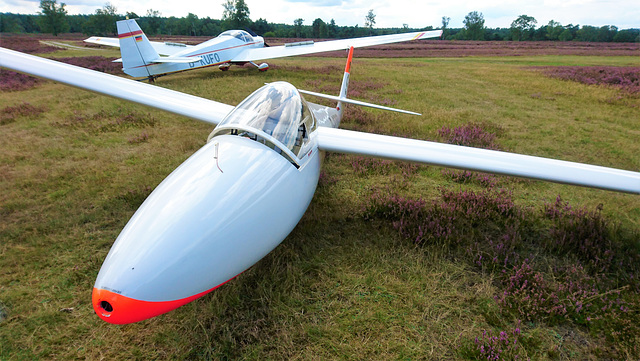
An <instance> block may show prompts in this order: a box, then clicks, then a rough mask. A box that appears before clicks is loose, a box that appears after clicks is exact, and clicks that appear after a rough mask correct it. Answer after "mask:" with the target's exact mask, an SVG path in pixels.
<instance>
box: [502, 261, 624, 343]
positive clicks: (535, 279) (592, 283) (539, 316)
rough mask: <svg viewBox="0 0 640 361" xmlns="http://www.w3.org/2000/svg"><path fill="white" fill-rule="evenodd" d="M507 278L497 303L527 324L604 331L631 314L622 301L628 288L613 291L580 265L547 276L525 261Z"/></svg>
mask: <svg viewBox="0 0 640 361" xmlns="http://www.w3.org/2000/svg"><path fill="white" fill-rule="evenodd" d="M503 276H504V277H503V278H502V288H503V291H502V293H501V294H499V295H496V296H495V300H496V302H497V303H498V304H499V305H500V307H501V308H502V309H503V311H505V312H507V313H512V314H515V315H516V317H518V318H521V319H523V320H527V321H532V322H536V321H537V322H539V321H545V322H547V323H550V324H556V323H562V322H567V321H572V322H574V323H576V324H581V325H585V326H587V327H590V328H593V327H596V328H597V329H600V328H601V327H600V324H602V323H603V322H604V323H607V322H608V321H609V322H610V320H612V319H616V318H625V316H626V315H627V314H628V313H629V307H628V305H627V302H626V301H625V300H624V298H623V297H622V293H623V292H624V291H625V290H627V288H628V287H627V286H623V287H620V288H615V289H609V283H608V282H605V281H604V280H603V279H601V278H600V277H599V276H592V275H589V273H588V272H587V271H586V270H585V269H584V268H583V267H582V266H580V265H579V264H577V265H575V264H574V265H569V266H563V267H556V268H555V269H553V272H549V273H544V272H541V271H537V270H535V268H534V267H533V265H532V263H531V262H530V261H529V260H528V259H525V260H524V261H523V262H522V264H520V265H515V266H513V267H512V269H510V270H508V271H507V272H505V273H504V274H503ZM596 321H598V322H597V323H594V322H596ZM611 331H613V330H611V329H610V330H607V331H606V333H610V332H611Z"/></svg>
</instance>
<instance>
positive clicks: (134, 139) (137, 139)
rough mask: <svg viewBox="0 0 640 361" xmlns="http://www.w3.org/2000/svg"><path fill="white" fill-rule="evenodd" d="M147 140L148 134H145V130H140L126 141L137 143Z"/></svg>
mask: <svg viewBox="0 0 640 361" xmlns="http://www.w3.org/2000/svg"><path fill="white" fill-rule="evenodd" d="M147 140H149V135H148V134H147V132H142V133H141V134H140V135H138V136H136V137H132V138H129V140H128V142H129V144H138V143H145V142H146V141H147Z"/></svg>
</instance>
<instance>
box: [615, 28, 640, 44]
mask: <svg viewBox="0 0 640 361" xmlns="http://www.w3.org/2000/svg"><path fill="white" fill-rule="evenodd" d="M613 41H615V42H618V43H633V42H639V41H640V29H625V30H620V31H618V32H617V33H616V35H615V36H614V37H613Z"/></svg>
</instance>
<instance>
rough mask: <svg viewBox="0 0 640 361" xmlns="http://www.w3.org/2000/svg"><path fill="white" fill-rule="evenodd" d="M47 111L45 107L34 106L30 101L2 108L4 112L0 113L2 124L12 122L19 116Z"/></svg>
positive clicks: (31, 115)
mask: <svg viewBox="0 0 640 361" xmlns="http://www.w3.org/2000/svg"><path fill="white" fill-rule="evenodd" d="M45 111H46V108H45V107H42V106H34V105H31V104H29V103H21V104H18V105H15V106H8V107H5V108H4V109H2V113H0V125H3V124H8V123H11V122H13V121H15V120H16V119H17V118H19V117H34V116H37V115H39V114H41V113H43V112H45Z"/></svg>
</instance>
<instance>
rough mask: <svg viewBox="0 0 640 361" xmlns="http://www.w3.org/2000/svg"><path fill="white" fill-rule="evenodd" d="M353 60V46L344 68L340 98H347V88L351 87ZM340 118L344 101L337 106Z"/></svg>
mask: <svg viewBox="0 0 640 361" xmlns="http://www.w3.org/2000/svg"><path fill="white" fill-rule="evenodd" d="M351 60H353V46H352V47H351V48H349V56H348V57H347V65H346V66H345V68H344V75H343V77H342V86H341V87H340V95H339V98H340V99H346V98H347V89H348V88H349V77H350V76H351ZM336 109H337V110H338V113H339V116H340V119H342V112H343V110H342V101H338V105H337V106H336Z"/></svg>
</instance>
